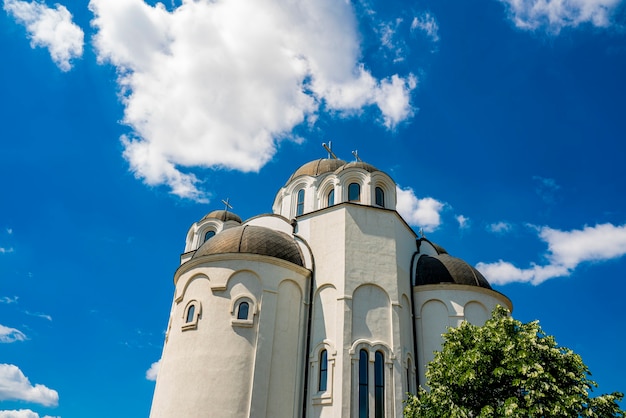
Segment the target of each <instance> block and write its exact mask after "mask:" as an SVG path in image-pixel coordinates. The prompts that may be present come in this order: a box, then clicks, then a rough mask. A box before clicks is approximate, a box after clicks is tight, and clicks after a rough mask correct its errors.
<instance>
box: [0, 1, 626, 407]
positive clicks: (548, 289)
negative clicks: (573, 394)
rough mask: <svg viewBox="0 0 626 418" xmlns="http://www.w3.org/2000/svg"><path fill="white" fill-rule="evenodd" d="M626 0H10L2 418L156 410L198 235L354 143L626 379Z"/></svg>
mask: <svg viewBox="0 0 626 418" xmlns="http://www.w3.org/2000/svg"><path fill="white" fill-rule="evenodd" d="M625 11H626V6H625V2H624V0H569V1H561V2H557V1H550V0H542V1H539V0H528V1H524V2H516V1H513V0H477V1H471V2H469V1H461V0H440V1H415V2H407V1H384V2H383V1H381V0H369V1H368V0H360V1H354V2H352V3H347V2H340V1H331V0H324V1H322V0H315V1H313V0H311V1H304V0H303V1H301V2H296V3H291V2H281V1H276V0H262V1H261V0H259V1H255V2H250V1H246V0H217V1H210V2H209V1H206V0H197V1H191V0H189V1H183V2H182V3H181V2H180V1H174V0H172V1H171V2H169V3H167V4H165V5H162V4H161V5H157V4H156V3H154V2H149V3H145V2H144V1H142V0H115V1H112V0H91V1H90V2H89V3H88V5H87V4H86V2H83V1H74V0H67V1H62V4H57V3H52V2H49V1H46V2H38V3H36V2H32V3H31V2H27V1H20V0H3V12H2V13H0V51H1V52H2V65H0V106H1V113H0V115H1V116H0V117H1V121H2V123H1V124H0V179H1V181H0V417H20V418H26V417H27V418H33V417H35V418H37V417H44V416H48V417H64V418H70V417H87V416H88V417H92V418H97V417H111V416H118V417H141V416H147V415H148V412H149V408H150V403H151V397H152V391H153V388H154V382H153V381H152V380H150V379H149V377H150V373H148V374H147V372H148V371H149V370H150V368H151V365H152V364H153V363H155V362H157V361H158V360H159V358H160V354H161V348H162V344H163V337H164V331H165V328H166V325H167V320H168V313H169V308H170V303H171V297H172V292H173V283H172V277H173V273H174V271H175V269H176V267H177V265H178V262H179V258H178V257H179V255H180V253H181V252H182V251H183V249H184V240H185V234H186V232H187V229H188V228H189V226H190V225H191V224H192V223H193V222H195V221H197V220H199V219H200V218H201V217H202V216H203V215H204V214H206V213H207V212H209V211H211V210H214V209H220V208H222V207H223V205H222V204H221V203H220V201H221V200H222V199H225V198H230V200H231V202H232V205H233V207H234V209H233V210H234V212H236V213H237V214H238V215H240V216H241V217H242V218H244V219H246V218H249V217H252V216H254V215H257V214H260V213H267V212H270V211H271V205H272V202H273V199H274V195H275V193H276V192H277V191H278V189H279V188H280V187H281V186H282V185H283V184H284V182H285V181H286V180H287V179H288V178H289V176H290V175H291V173H292V172H293V171H295V170H296V168H297V167H299V166H300V165H301V164H304V163H305V162H307V161H310V160H313V159H316V158H321V157H324V156H326V153H325V151H324V150H323V148H322V147H321V143H322V142H328V141H332V142H333V149H334V151H335V152H336V153H337V154H338V156H339V157H341V158H343V159H346V160H350V159H351V158H352V155H351V152H352V151H353V150H358V153H359V155H360V157H361V158H362V159H363V160H364V161H366V162H369V163H371V164H373V165H375V166H376V167H378V168H379V169H381V170H383V171H385V172H387V173H388V174H390V175H391V176H392V177H393V178H394V179H395V180H396V182H397V183H398V185H399V190H398V193H399V195H398V196H399V211H400V212H401V213H402V214H403V216H404V217H405V219H407V220H408V221H409V222H410V223H411V224H412V226H414V228H415V230H416V231H417V230H419V229H420V228H422V229H423V230H424V231H425V233H426V236H427V237H428V238H429V239H430V240H432V241H434V242H437V243H439V244H440V245H442V246H443V247H445V248H446V249H447V250H448V251H449V252H450V253H451V254H453V255H455V256H458V257H461V258H463V259H465V260H466V261H468V262H469V263H471V264H473V265H476V266H477V267H478V268H479V269H480V270H481V271H482V272H483V273H484V274H485V275H486V276H487V278H488V279H489V280H490V281H491V283H492V284H493V285H494V287H495V289H497V290H498V291H501V292H503V293H504V294H506V295H507V296H508V297H509V298H511V300H512V301H513V304H514V316H515V317H516V318H517V319H520V320H523V321H530V320H534V319H539V320H540V322H541V324H542V326H543V328H544V330H545V331H546V332H547V333H549V334H552V335H554V336H555V337H556V339H557V342H558V343H559V344H561V345H563V346H567V347H570V348H572V349H573V350H574V351H576V352H577V353H579V354H580V355H581V356H582V358H583V361H585V363H586V364H587V365H588V366H589V367H590V369H591V372H592V373H593V376H592V377H593V378H594V379H595V380H597V382H598V383H599V386H600V387H599V389H598V391H597V392H598V393H604V392H612V391H626V386H625V385H624V381H623V376H625V375H626V365H625V362H624V359H623V357H624V356H623V346H624V345H625V344H626V332H625V331H626V329H625V327H624V325H623V321H622V320H621V309H620V307H621V305H622V304H623V303H622V299H623V298H622V295H623V293H624V291H625V290H626V282H625V280H624V271H625V270H626V258H625V257H624V254H626V193H624V192H625V190H626V164H624V160H625V157H626V149H625V146H624V133H625V132H626V117H624V112H625V109H626V103H625V99H624V98H625V97H626V82H625V81H624V74H626V31H625V27H626V26H625V24H626V15H625Z"/></svg>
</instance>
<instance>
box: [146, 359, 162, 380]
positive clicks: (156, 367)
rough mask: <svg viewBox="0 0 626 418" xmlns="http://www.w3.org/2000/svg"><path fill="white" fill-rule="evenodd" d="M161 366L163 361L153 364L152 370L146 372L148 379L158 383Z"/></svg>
mask: <svg viewBox="0 0 626 418" xmlns="http://www.w3.org/2000/svg"><path fill="white" fill-rule="evenodd" d="M160 366H161V360H159V361H155V362H154V363H152V365H151V366H150V368H149V369H148V370H147V371H146V379H148V380H152V381H153V382H155V381H156V379H157V375H158V374H159V367H160Z"/></svg>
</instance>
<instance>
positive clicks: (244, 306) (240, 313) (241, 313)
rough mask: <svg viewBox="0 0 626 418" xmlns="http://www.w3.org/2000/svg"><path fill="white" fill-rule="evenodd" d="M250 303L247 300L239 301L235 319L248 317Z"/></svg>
mask: <svg viewBox="0 0 626 418" xmlns="http://www.w3.org/2000/svg"><path fill="white" fill-rule="evenodd" d="M249 309H250V305H248V302H241V303H240V304H239V307H238V308H237V319H248V310H249Z"/></svg>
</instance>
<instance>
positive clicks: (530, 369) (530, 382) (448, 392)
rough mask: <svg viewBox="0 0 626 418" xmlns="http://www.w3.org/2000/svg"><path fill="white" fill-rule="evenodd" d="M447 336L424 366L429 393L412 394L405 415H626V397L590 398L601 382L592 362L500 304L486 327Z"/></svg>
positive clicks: (457, 330) (465, 326)
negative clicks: (593, 375) (624, 404)
mask: <svg viewBox="0 0 626 418" xmlns="http://www.w3.org/2000/svg"><path fill="white" fill-rule="evenodd" d="M443 337H444V344H443V347H442V351H441V352H437V353H436V354H435V358H434V359H433V361H432V362H430V364H429V365H428V369H427V371H426V379H427V384H428V386H429V387H430V391H425V390H423V389H420V391H419V393H418V395H417V396H410V397H409V399H408V400H407V402H406V404H405V409H404V416H405V417H407V418H416V417H423V418H465V417H481V418H483V417H484V418H486V417H563V418H572V417H599V418H608V417H624V411H622V410H621V409H620V408H619V405H618V404H617V402H618V401H619V400H621V399H622V397H623V395H622V394H621V393H617V392H616V393H613V394H610V395H602V396H598V397H595V398H592V397H590V394H589V392H590V391H591V390H592V389H593V388H594V387H596V386H597V385H596V383H595V382H594V381H592V380H590V379H589V376H590V373H589V369H588V368H587V366H586V365H585V364H584V363H583V361H582V359H581V358H580V356H579V355H578V354H575V353H574V352H573V351H572V350H570V349H567V348H564V347H559V346H557V344H556V342H555V341H554V337H552V336H549V335H546V334H545V333H544V332H543V330H542V329H541V327H540V326H539V322H538V321H533V322H529V323H527V324H524V323H522V322H520V321H517V320H515V319H513V318H511V317H510V315H509V312H508V311H507V310H506V309H505V308H503V307H500V306H499V307H497V308H496V309H495V310H494V312H493V315H492V318H491V319H489V320H488V321H487V322H486V323H485V325H484V326H482V327H478V326H475V325H471V324H469V323H468V322H463V323H462V324H461V326H459V327H458V328H451V329H449V330H448V332H447V333H446V334H444V336H443Z"/></svg>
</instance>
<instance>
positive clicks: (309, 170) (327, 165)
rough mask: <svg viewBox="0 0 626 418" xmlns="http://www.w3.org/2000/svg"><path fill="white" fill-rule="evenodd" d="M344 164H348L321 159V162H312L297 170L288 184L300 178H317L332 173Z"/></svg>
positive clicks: (332, 159)
mask: <svg viewBox="0 0 626 418" xmlns="http://www.w3.org/2000/svg"><path fill="white" fill-rule="evenodd" d="M344 164H346V162H345V161H344V160H339V159H334V158H320V159H319V160H314V161H310V162H308V163H306V164H304V165H303V166H301V167H300V168H299V169H297V170H296V171H295V172H294V173H293V174H292V175H291V177H289V181H288V182H287V183H289V182H291V180H293V179H295V178H296V177H300V176H312V177H317V176H319V175H322V174H326V173H332V172H333V171H335V170H336V169H338V168H339V167H341V166H342V165H344Z"/></svg>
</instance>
